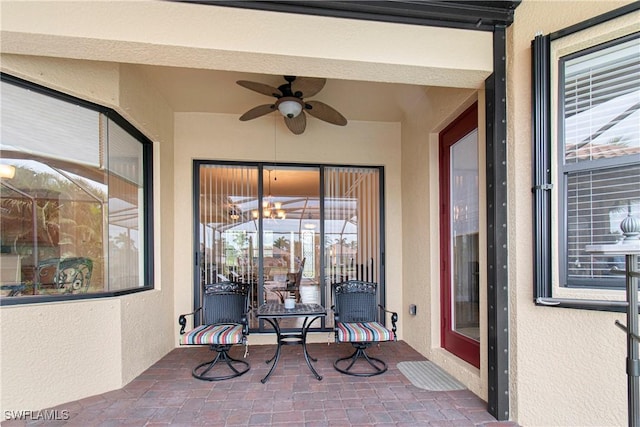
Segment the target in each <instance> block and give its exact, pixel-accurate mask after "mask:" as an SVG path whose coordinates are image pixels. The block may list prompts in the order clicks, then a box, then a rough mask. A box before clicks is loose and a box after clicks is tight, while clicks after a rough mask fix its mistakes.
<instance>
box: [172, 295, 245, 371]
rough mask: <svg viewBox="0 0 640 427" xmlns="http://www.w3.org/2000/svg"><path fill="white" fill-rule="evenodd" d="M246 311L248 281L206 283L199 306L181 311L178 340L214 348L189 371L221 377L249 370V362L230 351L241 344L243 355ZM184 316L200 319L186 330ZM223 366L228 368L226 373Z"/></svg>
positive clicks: (182, 343) (186, 343)
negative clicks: (209, 356)
mask: <svg viewBox="0 0 640 427" xmlns="http://www.w3.org/2000/svg"><path fill="white" fill-rule="evenodd" d="M248 312H249V284H246V283H235V282H219V283H214V284H208V285H205V287H204V295H203V298H202V306H201V307H199V308H197V309H196V310H195V311H194V312H193V313H188V314H182V315H180V317H179V318H178V323H179V324H180V326H181V328H180V335H181V337H180V344H181V345H209V346H210V348H211V350H212V351H215V352H216V357H215V358H214V359H213V360H211V361H209V362H204V363H201V364H199V365H198V366H196V367H195V368H193V371H192V372H191V373H192V375H193V376H194V377H195V378H198V379H200V380H206V381H221V380H227V379H230V378H235V377H239V376H240V375H242V374H244V373H246V372H248V371H249V369H250V365H249V363H248V362H246V361H244V360H238V359H234V358H233V357H231V356H230V355H229V350H230V349H231V347H232V346H233V345H235V344H244V345H245V356H246V346H247V335H249V323H248V321H247V316H248ZM186 316H193V318H194V323H195V321H196V319H199V320H200V322H199V323H200V326H196V327H194V329H193V330H191V331H189V332H186V333H185V327H186V324H187V319H186ZM196 316H198V318H197V317H196ZM217 366H219V367H217ZM225 367H226V368H228V370H230V371H231V372H230V373H229V372H228V370H226V369H225ZM225 372H226V373H225Z"/></svg>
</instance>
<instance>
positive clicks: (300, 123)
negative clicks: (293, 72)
mask: <svg viewBox="0 0 640 427" xmlns="http://www.w3.org/2000/svg"><path fill="white" fill-rule="evenodd" d="M284 79H285V80H286V83H284V84H282V85H280V86H278V88H275V87H273V86H269V85H267V84H264V83H257V82H250V81H247V80H238V81H237V82H236V83H238V84H239V85H240V86H242V87H244V88H247V89H250V90H252V91H254V92H258V93H261V94H263V95H267V96H273V97H275V98H276V101H275V103H272V104H264V105H258V106H257V107H254V108H252V109H250V110H249V111H247V112H246V113H244V114H243V115H242V116H240V120H241V121H243V122H244V121H247V120H252V119H255V118H258V117H261V116H264V115H265V114H269V113H271V112H274V111H279V112H280V113H281V114H282V115H283V116H284V122H285V124H286V125H287V127H288V128H289V130H290V131H291V132H293V133H294V134H296V135H300V134H301V133H303V132H304V130H305V128H306V127H307V118H306V115H305V111H306V112H307V113H309V114H311V115H312V116H313V117H315V118H317V119H320V120H324V121H325V122H328V123H332V124H334V125H338V126H344V125H346V124H347V119H345V118H344V116H343V115H342V114H340V113H339V112H338V111H336V110H335V109H334V108H333V107H330V106H328V105H327V104H325V103H324V102H320V101H305V100H304V98H305V97H311V96H313V95H315V94H317V93H318V92H320V91H321V90H322V88H323V87H324V85H325V83H326V82H327V81H326V79H321V78H316V77H296V76H284Z"/></svg>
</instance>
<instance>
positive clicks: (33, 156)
mask: <svg viewBox="0 0 640 427" xmlns="http://www.w3.org/2000/svg"><path fill="white" fill-rule="evenodd" d="M1 89H2V109H1V111H2V129H1V130H2V133H1V144H2V145H1V151H0V208H1V209H2V214H1V215H0V264H1V267H2V275H1V283H0V286H1V290H2V292H1V293H0V295H1V296H2V297H3V298H4V297H17V296H28V295H31V296H33V295H58V296H64V295H68V294H78V293H97V292H111V291H117V290H122V289H131V288H136V287H142V286H144V285H151V284H150V283H145V277H144V276H145V274H144V272H145V270H144V266H145V257H146V256H147V255H148V254H147V253H146V252H145V249H147V248H146V247H145V239H146V236H144V234H143V231H144V230H145V224H144V220H145V215H144V212H145V206H144V205H145V204H144V202H143V201H144V198H145V185H146V183H145V182H144V179H143V177H144V176H145V174H144V173H143V171H144V164H143V160H144V158H143V148H144V146H143V143H142V142H141V141H140V140H139V139H137V138H135V137H134V136H132V135H131V134H130V133H129V132H126V131H125V130H124V129H123V128H122V127H120V126H119V125H117V124H116V123H115V122H113V121H111V120H109V119H107V117H106V116H105V115H103V114H101V113H99V112H97V111H94V110H92V109H90V108H86V107H85V106H83V105H80V104H81V102H79V103H78V104H76V103H73V102H67V101H62V100H60V99H58V98H54V97H52V96H50V95H48V94H44V93H40V92H38V91H37V90H35V89H34V90H31V89H27V88H26V87H23V86H21V85H20V84H18V83H16V84H13V83H9V82H6V81H3V82H2V86H1Z"/></svg>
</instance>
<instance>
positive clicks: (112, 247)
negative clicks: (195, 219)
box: [107, 120, 145, 290]
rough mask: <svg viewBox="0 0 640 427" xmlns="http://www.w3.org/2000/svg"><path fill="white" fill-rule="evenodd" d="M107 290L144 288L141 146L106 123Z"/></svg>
mask: <svg viewBox="0 0 640 427" xmlns="http://www.w3.org/2000/svg"><path fill="white" fill-rule="evenodd" d="M107 132H108V140H109V155H108V165H109V172H110V173H109V215H108V223H109V274H108V276H109V290H119V289H128V288H132V287H137V286H144V275H143V274H142V272H143V265H144V258H143V255H144V247H143V244H144V237H145V236H144V222H143V220H144V216H143V215H142V213H143V206H144V203H143V200H144V191H143V190H144V182H143V178H142V177H143V173H142V171H143V168H142V160H143V158H142V144H140V143H139V142H138V141H137V140H136V139H135V138H134V137H133V136H131V135H130V134H129V133H127V132H125V131H124V130H123V129H122V128H121V127H120V126H118V125H117V124H116V123H114V122H113V121H111V120H109V121H108V125H107Z"/></svg>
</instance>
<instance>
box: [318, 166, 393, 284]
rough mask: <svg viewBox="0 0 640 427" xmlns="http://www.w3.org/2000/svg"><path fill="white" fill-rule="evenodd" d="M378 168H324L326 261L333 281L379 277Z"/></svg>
mask: <svg viewBox="0 0 640 427" xmlns="http://www.w3.org/2000/svg"><path fill="white" fill-rule="evenodd" d="M379 194H380V177H379V172H378V170H377V169H370V168H369V169H368V168H343V167H331V168H326V169H325V207H324V211H325V242H326V245H325V248H327V250H326V253H325V260H326V261H325V265H326V266H327V269H328V271H327V273H328V275H329V279H330V281H331V282H336V281H342V280H348V279H358V280H366V281H371V282H379V280H380V265H381V264H380V197H379Z"/></svg>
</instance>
